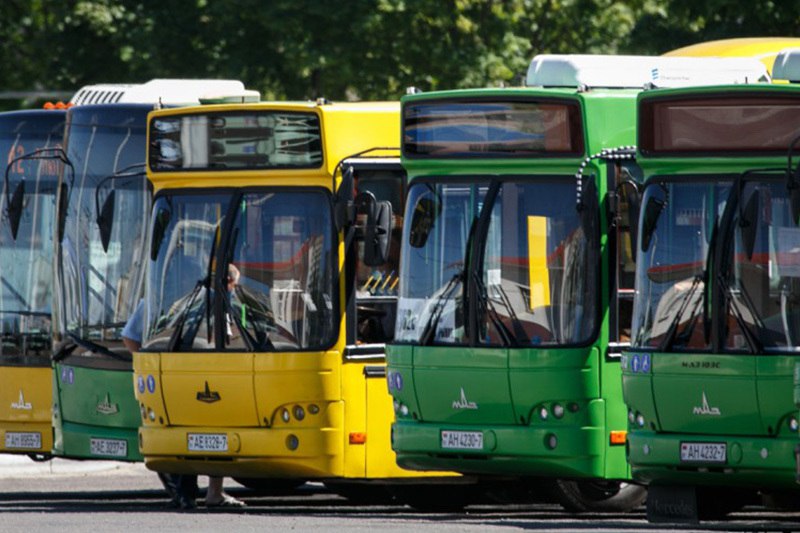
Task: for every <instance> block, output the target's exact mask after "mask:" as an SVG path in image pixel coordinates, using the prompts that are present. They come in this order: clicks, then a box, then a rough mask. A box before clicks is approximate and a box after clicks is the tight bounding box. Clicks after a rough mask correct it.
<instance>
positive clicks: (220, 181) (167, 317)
mask: <svg viewBox="0 0 800 533" xmlns="http://www.w3.org/2000/svg"><path fill="white" fill-rule="evenodd" d="M399 123H400V121H399V105H398V104H397V103H341V104H340V103H329V102H327V101H325V100H319V101H317V102H306V103H299V102H297V103H274V102H273V103H267V102H261V103H239V104H216V105H207V106H197V107H194V108H182V109H164V110H158V111H154V112H152V113H151V114H150V116H149V119H148V154H147V175H148V178H149V179H150V181H151V182H152V184H153V189H154V204H153V209H152V219H151V236H150V255H149V264H148V269H147V270H148V273H147V275H146V281H145V286H146V288H145V299H144V301H143V308H144V310H143V313H144V317H145V320H144V328H143V329H144V335H143V344H142V348H141V352H139V353H136V354H134V387H135V390H136V398H137V400H138V402H139V405H140V409H141V417H142V427H141V428H140V431H139V444H140V449H141V452H142V455H143V456H144V460H145V464H146V465H147V467H148V468H150V469H151V470H155V471H158V472H172V473H187V474H190V473H194V474H208V475H216V476H233V477H234V478H236V479H237V480H241V479H242V478H245V479H244V482H245V484H247V483H248V481H249V479H252V478H256V479H257V478H272V479H283V480H295V481H298V482H301V481H305V480H311V479H318V480H326V481H328V482H331V484H333V483H338V484H340V485H339V487H340V488H341V486H342V485H341V483H343V482H345V481H352V482H354V484H352V485H349V486H351V487H352V486H357V487H361V488H363V485H359V484H358V482H362V483H366V482H369V483H367V484H368V485H369V486H370V487H371V486H372V484H375V483H377V484H383V485H388V484H401V485H402V483H400V482H401V478H406V481H411V482H413V480H414V479H418V478H419V476H420V473H414V472H409V471H405V470H402V469H400V468H399V467H398V466H397V465H396V463H395V456H394V453H393V452H392V450H391V445H390V427H391V422H392V421H393V416H394V415H393V405H392V400H391V397H390V396H389V394H388V390H387V385H386V378H385V377H386V371H385V353H384V342H386V341H387V340H391V338H392V337H393V333H394V331H393V330H394V323H395V310H396V295H397V292H398V288H399V287H398V281H397V270H398V266H397V261H398V257H399V249H398V247H399V242H400V233H399V232H400V228H401V225H402V220H401V215H402V213H403V205H402V199H403V197H404V176H405V175H404V173H403V170H402V168H401V166H400V163H399V159H397V153H398V152H397V150H396V148H395V149H394V150H391V151H390V150H387V149H377V150H374V149H376V148H380V147H397V146H398V145H399V138H398V137H399ZM367 152H368V154H367ZM389 156H393V157H389ZM370 265H372V266H370ZM437 475H438V476H441V474H437ZM430 479H431V478H429V480H430ZM451 479H453V478H451ZM390 481H391V483H388V482H390ZM370 490H371V488H370Z"/></svg>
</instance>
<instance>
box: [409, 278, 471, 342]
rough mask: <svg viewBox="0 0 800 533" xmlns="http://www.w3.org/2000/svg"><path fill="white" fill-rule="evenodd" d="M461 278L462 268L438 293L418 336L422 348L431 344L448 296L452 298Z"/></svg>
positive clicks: (461, 280)
mask: <svg viewBox="0 0 800 533" xmlns="http://www.w3.org/2000/svg"><path fill="white" fill-rule="evenodd" d="M463 278H464V269H463V268H462V269H461V270H459V271H458V272H456V273H455V274H454V275H453V277H452V278H450V281H448V282H447V285H445V286H444V289H442V292H440V293H439V296H438V297H437V298H436V301H435V302H434V304H433V309H432V310H431V314H430V315H429V316H428V321H427V322H426V323H425V327H424V328H423V329H422V333H420V335H419V342H420V344H421V345H422V346H427V345H429V344H431V343H432V342H433V337H434V332H435V331H436V326H437V325H438V324H439V319H440V318H441V317H442V312H443V311H444V307H445V302H446V301H447V300H449V299H450V296H452V294H453V292H455V289H456V287H458V283H456V282H462V283H463Z"/></svg>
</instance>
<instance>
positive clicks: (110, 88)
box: [70, 79, 245, 105]
mask: <svg viewBox="0 0 800 533" xmlns="http://www.w3.org/2000/svg"><path fill="white" fill-rule="evenodd" d="M244 91H245V88H244V84H243V83H242V82H240V81H238V80H203V79H200V80H197V79H193V80H190V79H155V80H150V81H148V82H147V83H138V84H117V83H104V84H99V85H86V86H84V87H82V88H81V89H80V90H78V92H76V93H75V96H73V97H72V99H71V100H70V103H72V104H74V105H81V104H117V103H125V104H157V103H161V104H163V105H186V104H199V103H200V99H201V98H204V97H206V96H214V97H218V96H220V95H225V94H242V93H244Z"/></svg>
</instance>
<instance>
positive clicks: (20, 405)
mask: <svg viewBox="0 0 800 533" xmlns="http://www.w3.org/2000/svg"><path fill="white" fill-rule="evenodd" d="M11 408H12V409H21V410H23V411H30V410H31V409H33V405H31V402H26V401H25V396H23V394H22V389H20V390H19V401H17V402H11Z"/></svg>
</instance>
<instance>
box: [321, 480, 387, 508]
mask: <svg viewBox="0 0 800 533" xmlns="http://www.w3.org/2000/svg"><path fill="white" fill-rule="evenodd" d="M325 487H326V488H327V489H328V490H329V491H331V492H334V493H336V494H338V495H339V496H342V497H344V498H347V499H348V500H349V501H350V502H351V503H354V504H357V505H390V504H392V503H394V498H393V497H392V495H391V494H390V493H389V491H388V490H386V487H384V486H383V485H379V484H377V483H359V482H348V481H326V482H325Z"/></svg>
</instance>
